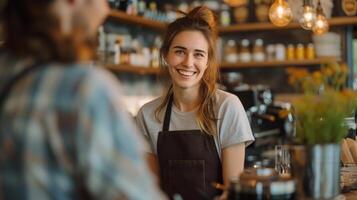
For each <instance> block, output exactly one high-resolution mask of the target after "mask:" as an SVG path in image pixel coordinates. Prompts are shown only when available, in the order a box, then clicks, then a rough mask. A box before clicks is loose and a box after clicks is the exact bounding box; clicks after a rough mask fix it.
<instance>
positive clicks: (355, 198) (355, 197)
mask: <svg viewBox="0 0 357 200" xmlns="http://www.w3.org/2000/svg"><path fill="white" fill-rule="evenodd" d="M342 195H343V196H345V198H346V200H357V190H353V191H351V192H348V193H343V194H342ZM341 199H343V198H341Z"/></svg>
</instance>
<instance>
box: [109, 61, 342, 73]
mask: <svg viewBox="0 0 357 200" xmlns="http://www.w3.org/2000/svg"><path fill="white" fill-rule="evenodd" d="M334 61H338V59H337V58H332V57H331V58H316V59H311V60H306V59H305V60H286V61H264V62H247V63H222V64H220V66H219V67H220V69H221V70H234V69H242V68H252V67H254V68H258V67H289V66H303V67H310V66H314V65H319V64H324V63H328V62H334ZM105 67H106V68H108V69H109V70H111V71H115V72H125V73H134V74H139V75H155V74H158V73H159V71H160V69H159V68H153V67H141V66H132V65H106V66H105Z"/></svg>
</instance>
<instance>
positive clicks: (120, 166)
mask: <svg viewBox="0 0 357 200" xmlns="http://www.w3.org/2000/svg"><path fill="white" fill-rule="evenodd" d="M97 75H98V74H97ZM102 76H104V77H102V79H99V80H98V78H96V79H94V80H93V78H92V79H91V80H89V81H90V82H89V81H88V83H87V85H89V86H87V87H85V88H84V89H85V90H86V95H84V98H85V99H83V102H82V105H81V106H82V107H84V108H83V109H82V110H81V112H80V115H81V117H80V119H81V126H80V127H79V134H78V139H77V142H78V144H79V145H78V146H79V148H78V149H77V154H78V158H79V168H80V169H81V172H82V173H84V177H85V183H86V185H87V187H88V188H89V191H90V192H91V193H92V194H93V195H94V196H95V197H96V198H98V199H114V198H124V199H139V200H140V199H142V200H144V199H163V197H162V193H161V192H160V190H159V189H158V187H157V184H156V183H155V181H154V178H153V176H152V174H151V173H150V171H149V168H148V167H147V165H146V161H145V159H144V153H143V150H144V149H145V146H146V143H145V141H144V140H143V139H142V136H141V135H140V134H139V133H138V130H137V128H136V126H135V123H134V121H133V120H132V118H131V117H130V116H129V115H128V113H127V112H126V111H125V106H124V104H123V103H122V102H123V101H121V95H120V93H119V92H118V90H119V87H118V85H117V84H118V83H117V82H116V81H115V78H114V77H112V76H110V75H109V74H105V75H102ZM143 194H145V195H143Z"/></svg>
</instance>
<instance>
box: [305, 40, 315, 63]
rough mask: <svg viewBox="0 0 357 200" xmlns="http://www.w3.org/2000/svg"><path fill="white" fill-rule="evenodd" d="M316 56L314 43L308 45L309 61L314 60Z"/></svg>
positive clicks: (307, 56)
mask: <svg viewBox="0 0 357 200" xmlns="http://www.w3.org/2000/svg"><path fill="white" fill-rule="evenodd" d="M315 57H316V56H315V47H314V45H313V44H312V43H309V44H307V46H306V58H307V59H314V58H315Z"/></svg>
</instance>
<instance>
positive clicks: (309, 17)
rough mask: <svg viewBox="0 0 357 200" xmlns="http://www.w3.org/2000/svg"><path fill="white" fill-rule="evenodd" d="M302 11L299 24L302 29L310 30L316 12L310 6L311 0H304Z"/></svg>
mask: <svg viewBox="0 0 357 200" xmlns="http://www.w3.org/2000/svg"><path fill="white" fill-rule="evenodd" d="M303 8H304V11H303V13H302V17H301V18H300V20H299V22H300V25H301V27H302V28H303V29H306V30H311V29H312V26H313V25H314V23H315V20H316V12H315V9H314V8H313V6H312V3H311V0H304V6H303Z"/></svg>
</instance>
